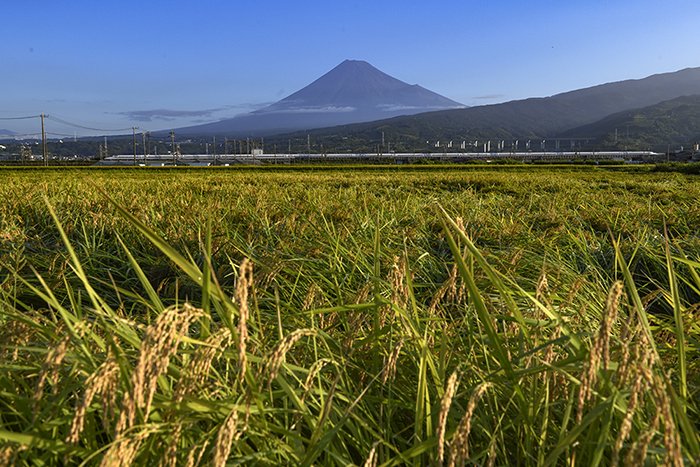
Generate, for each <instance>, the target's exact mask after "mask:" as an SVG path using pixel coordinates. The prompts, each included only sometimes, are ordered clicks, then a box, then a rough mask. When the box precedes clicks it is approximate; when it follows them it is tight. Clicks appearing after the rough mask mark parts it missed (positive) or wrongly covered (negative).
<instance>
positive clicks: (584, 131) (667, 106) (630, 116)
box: [561, 95, 700, 150]
mask: <svg viewBox="0 0 700 467" xmlns="http://www.w3.org/2000/svg"><path fill="white" fill-rule="evenodd" d="M561 136H564V137H578V138H582V137H590V138H591V139H593V140H594V141H595V142H596V144H598V145H601V146H606V147H616V148H619V149H625V148H627V149H657V150H664V149H666V148H667V146H668V145H671V147H677V146H679V145H684V146H686V147H687V146H690V145H692V144H695V143H697V142H698V141H700V95H693V96H682V97H678V98H676V99H671V100H668V101H664V102H661V103H659V104H656V105H652V106H648V107H644V108H641V109H635V110H628V111H624V112H618V113H615V114H613V115H610V116H608V117H605V118H603V119H601V120H599V121H597V122H595V123H591V124H589V125H583V126H580V127H577V128H572V129H571V130H567V131H565V132H563V133H562V134H561Z"/></svg>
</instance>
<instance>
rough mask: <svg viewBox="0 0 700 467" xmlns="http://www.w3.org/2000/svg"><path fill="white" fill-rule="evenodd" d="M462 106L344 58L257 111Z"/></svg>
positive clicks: (406, 109)
mask: <svg viewBox="0 0 700 467" xmlns="http://www.w3.org/2000/svg"><path fill="white" fill-rule="evenodd" d="M459 107H464V106H463V105H462V104H460V103H458V102H455V101H453V100H451V99H448V98H446V97H443V96H441V95H439V94H437V93H434V92H432V91H429V90H427V89H425V88H423V87H421V86H418V85H410V84H407V83H404V82H403V81H400V80H398V79H396V78H394V77H392V76H389V75H387V74H386V73H384V72H382V71H380V70H378V69H377V68H375V67H373V66H372V65H370V64H369V63H367V62H365V61H363V60H345V61H344V62H342V63H341V64H340V65H338V66H336V67H335V68H333V69H332V70H331V71H329V72H328V73H326V74H325V75H323V76H321V77H320V78H319V79H317V80H316V81H314V82H313V83H311V84H309V85H308V86H306V87H305V88H303V89H301V90H299V91H297V92H295V93H294V94H292V95H290V96H288V97H285V98H284V99H282V100H281V101H279V102H277V103H275V104H272V105H271V106H269V107H266V108H265V109H261V110H260V111H258V112H261V113H262V112H308V111H325V112H333V111H335V112H352V111H357V110H360V111H370V110H376V111H377V112H380V113H381V112H396V111H403V113H406V114H410V113H417V112H425V111H429V110H438V109H449V108H459Z"/></svg>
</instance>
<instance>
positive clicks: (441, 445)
mask: <svg viewBox="0 0 700 467" xmlns="http://www.w3.org/2000/svg"><path fill="white" fill-rule="evenodd" d="M458 386H459V379H458V377H457V371H454V372H453V373H452V374H451V375H450V377H449V378H448V379H447V385H446V386H445V393H444V394H443V396H442V400H441V401H440V413H439V414H438V425H437V434H438V461H439V462H440V464H442V463H443V461H444V460H445V432H446V430H447V414H448V413H449V411H450V406H451V405H452V398H453V397H454V395H455V392H456V391H457V387H458Z"/></svg>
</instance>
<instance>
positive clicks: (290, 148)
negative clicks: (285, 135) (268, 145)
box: [287, 139, 292, 154]
mask: <svg viewBox="0 0 700 467" xmlns="http://www.w3.org/2000/svg"><path fill="white" fill-rule="evenodd" d="M291 153H292V140H291V139H288V140H287V154H291Z"/></svg>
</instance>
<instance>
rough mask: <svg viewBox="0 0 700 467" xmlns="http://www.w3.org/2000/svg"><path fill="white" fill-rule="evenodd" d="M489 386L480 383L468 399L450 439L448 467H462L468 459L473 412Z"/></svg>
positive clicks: (488, 384) (489, 384) (486, 383)
mask: <svg viewBox="0 0 700 467" xmlns="http://www.w3.org/2000/svg"><path fill="white" fill-rule="evenodd" d="M490 386H491V383H488V382H485V383H481V384H480V385H479V386H477V387H476V389H475V390H474V392H473V393H472V396H471V398H470V399H469V404H468V405H467V410H466V412H465V413H464V416H463V417H462V420H461V421H460V422H459V426H457V430H456V431H455V434H454V436H453V437H452V445H451V446H450V462H449V466H450V467H454V466H456V465H463V464H464V463H465V462H466V460H467V459H468V458H469V433H470V432H471V429H472V417H473V416H474V410H475V409H476V405H477V403H478V402H479V399H480V398H481V396H482V395H483V394H484V393H485V392H486V390H487V389H488V388H489V387H490Z"/></svg>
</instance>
